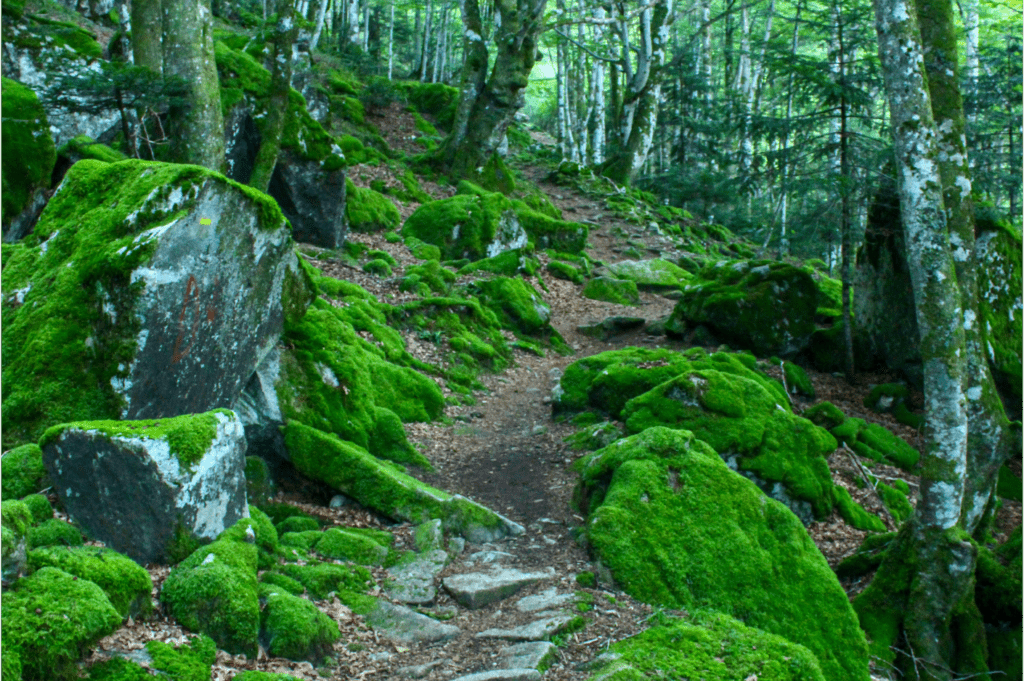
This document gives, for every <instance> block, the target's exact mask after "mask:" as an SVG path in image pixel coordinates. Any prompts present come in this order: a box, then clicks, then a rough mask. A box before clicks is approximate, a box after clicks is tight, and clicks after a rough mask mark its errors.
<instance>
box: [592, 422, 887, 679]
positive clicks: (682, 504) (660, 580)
mask: <svg viewBox="0 0 1024 681" xmlns="http://www.w3.org/2000/svg"><path fill="white" fill-rule="evenodd" d="M578 467H579V471H580V476H581V479H580V484H579V487H578V488H577V500H578V503H579V508H580V510H581V511H582V512H583V513H585V514H586V516H587V523H586V534H587V539H588V540H589V542H590V546H591V548H592V550H593V552H594V553H595V554H596V557H597V558H599V559H600V560H601V562H602V563H603V564H604V565H606V566H607V567H608V568H609V569H611V572H612V575H613V576H614V577H615V580H616V581H617V582H618V583H619V584H620V585H621V586H622V587H623V588H624V589H625V590H626V591H627V592H628V593H630V594H631V595H632V596H634V597H635V598H638V599H640V600H643V601H645V602H649V603H653V604H657V605H663V606H666V607H671V608H686V609H688V610H691V609H696V608H708V609H713V610H717V611H720V612H722V613H725V614H729V615H732V616H733V617H736V618H739V619H742V621H743V622H745V623H746V625H747V626H750V627H757V628H760V629H763V630H764V631H766V632H769V633H772V634H776V635H778V636H781V637H783V638H786V639H788V640H789V641H792V642H793V643H797V644H800V645H802V646H805V647H806V648H807V649H809V650H810V651H811V652H812V653H813V654H814V655H815V656H817V658H818V662H819V664H820V666H821V670H822V672H823V674H824V676H825V678H829V679H851V680H853V679H859V680H863V681H866V680H867V679H868V654H867V645H866V642H865V639H864V634H863V632H861V631H860V628H859V627H858V625H857V617H856V615H855V614H854V612H853V610H852V608H851V607H850V604H849V602H848V600H847V598H846V594H845V593H844V592H843V589H842V587H841V586H840V585H839V582H838V581H837V580H836V577H835V575H834V574H833V573H832V571H831V570H830V569H829V566H828V563H826V561H825V559H824V557H823V556H822V555H821V553H820V552H819V551H818V549H817V547H815V545H814V543H813V541H812V540H811V538H810V536H809V535H808V534H807V532H806V530H805V529H804V528H803V526H802V525H801V524H800V521H799V520H797V518H796V517H795V516H794V515H793V514H792V513H790V511H789V510H788V509H786V508H785V507H784V506H783V505H781V504H779V503H777V502H775V501H773V500H771V499H769V498H767V497H766V496H765V495H764V494H762V493H761V492H760V491H759V490H758V489H757V488H756V487H755V486H754V485H753V484H752V483H751V482H750V481H749V480H746V479H744V478H743V477H742V476H739V475H736V474H735V473H734V472H732V471H730V470H729V469H728V467H727V466H726V465H725V463H723V462H722V460H721V459H720V458H719V456H718V455H717V454H716V453H715V451H714V450H712V449H711V448H710V447H709V446H708V445H707V444H706V443H704V442H702V441H700V440H697V439H696V438H695V437H694V435H693V434H692V433H689V432H686V431H679V430H671V429H667V428H650V429H647V430H645V431H644V432H642V433H640V434H639V435H635V436H632V437H629V438H626V439H623V440H619V441H617V442H615V443H613V444H611V445H609V446H608V447H606V448H604V449H601V450H598V451H597V452H594V453H593V454H590V455H588V456H586V457H584V458H583V459H581V460H580V463H579V464H578Z"/></svg>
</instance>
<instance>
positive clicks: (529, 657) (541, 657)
mask: <svg viewBox="0 0 1024 681" xmlns="http://www.w3.org/2000/svg"><path fill="white" fill-rule="evenodd" d="M557 657H558V648H557V647H556V646H555V645H554V644H553V643H551V642H550V641H528V642H526V643H517V644H515V645H513V646H509V647H508V648H504V649H502V650H501V652H499V653H498V662H497V664H498V666H499V667H504V668H506V669H536V670H537V671H541V668H542V667H543V668H547V667H549V666H551V663H552V662H553V661H554V660H555V658H557Z"/></svg>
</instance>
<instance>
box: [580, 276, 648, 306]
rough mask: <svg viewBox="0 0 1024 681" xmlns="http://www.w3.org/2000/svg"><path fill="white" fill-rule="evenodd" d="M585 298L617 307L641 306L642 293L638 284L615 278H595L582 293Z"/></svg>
mask: <svg viewBox="0 0 1024 681" xmlns="http://www.w3.org/2000/svg"><path fill="white" fill-rule="evenodd" d="M580 295H582V296H583V297H584V298H590V299H591V300H600V301H603V302H606V303H615V304H617V305H639V304H640V293H639V291H638V290H637V287H636V282H634V281H630V280H628V279H615V278H613V277H594V278H593V279H591V280H590V281H588V282H587V283H586V285H585V286H584V287H583V291H581V292H580Z"/></svg>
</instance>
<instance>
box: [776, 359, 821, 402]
mask: <svg viewBox="0 0 1024 681" xmlns="http://www.w3.org/2000/svg"><path fill="white" fill-rule="evenodd" d="M782 367H783V372H784V373H785V376H786V386H787V387H788V388H789V390H790V392H793V393H798V394H800V395H803V396H804V397H807V398H810V399H812V400H813V399H814V384H813V383H811V379H810V378H809V377H808V376H807V372H806V371H804V370H803V369H802V368H800V367H799V366H798V365H796V364H793V363H792V362H783V364H782Z"/></svg>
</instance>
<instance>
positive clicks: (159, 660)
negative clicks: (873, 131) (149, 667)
mask: <svg viewBox="0 0 1024 681" xmlns="http://www.w3.org/2000/svg"><path fill="white" fill-rule="evenodd" d="M146 652H148V653H149V655H150V657H152V658H153V669H156V670H158V671H162V672H164V673H166V674H167V675H168V676H170V677H171V678H172V679H174V681H206V680H207V679H209V678H210V671H211V667H212V666H213V663H214V661H215V660H216V659H217V646H216V645H215V643H214V641H213V640H212V639H211V638H210V637H209V636H198V637H196V638H194V639H192V640H191V641H189V642H188V643H187V644H182V645H180V646H171V645H168V644H167V643H164V642H163V641H150V642H149V643H147V644H146Z"/></svg>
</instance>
